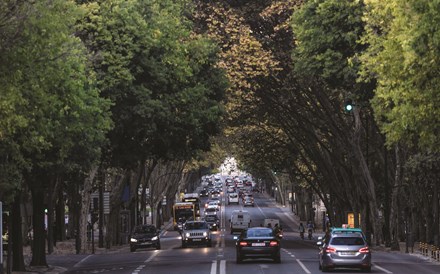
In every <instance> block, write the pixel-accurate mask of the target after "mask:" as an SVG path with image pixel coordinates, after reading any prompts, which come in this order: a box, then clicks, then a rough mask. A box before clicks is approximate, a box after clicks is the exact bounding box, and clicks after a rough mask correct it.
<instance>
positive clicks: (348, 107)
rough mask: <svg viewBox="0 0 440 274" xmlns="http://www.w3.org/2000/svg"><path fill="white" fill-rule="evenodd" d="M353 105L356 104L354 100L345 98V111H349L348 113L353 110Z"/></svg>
mask: <svg viewBox="0 0 440 274" xmlns="http://www.w3.org/2000/svg"><path fill="white" fill-rule="evenodd" d="M353 106H354V104H353V101H352V100H351V99H347V100H345V102H344V111H345V112H347V113H348V112H351V111H352V110H353Z"/></svg>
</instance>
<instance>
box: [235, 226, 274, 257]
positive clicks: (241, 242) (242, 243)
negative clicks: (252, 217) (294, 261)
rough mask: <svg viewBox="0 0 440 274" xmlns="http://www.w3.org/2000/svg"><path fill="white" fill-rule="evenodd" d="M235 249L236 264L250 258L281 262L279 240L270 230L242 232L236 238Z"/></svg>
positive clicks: (259, 228)
mask: <svg viewBox="0 0 440 274" xmlns="http://www.w3.org/2000/svg"><path fill="white" fill-rule="evenodd" d="M234 238H236V237H234ZM235 247H236V262H237V263H241V262H243V260H245V259H252V258H270V259H272V260H274V261H275V262H276V263H280V262H281V252H280V240H279V239H278V238H277V237H275V235H274V233H273V230H272V229H271V228H267V227H251V228H248V229H245V230H243V231H242V233H241V234H240V236H239V237H237V238H236V242H235Z"/></svg>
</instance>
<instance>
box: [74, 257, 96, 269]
mask: <svg viewBox="0 0 440 274" xmlns="http://www.w3.org/2000/svg"><path fill="white" fill-rule="evenodd" d="M92 256H93V255H89V256H87V257H85V258H84V259H82V260H81V261H79V262H77V263H76V264H75V265H74V266H73V267H79V266H80V265H81V264H82V263H83V262H85V261H87V260H88V259H89V258H90V257H92Z"/></svg>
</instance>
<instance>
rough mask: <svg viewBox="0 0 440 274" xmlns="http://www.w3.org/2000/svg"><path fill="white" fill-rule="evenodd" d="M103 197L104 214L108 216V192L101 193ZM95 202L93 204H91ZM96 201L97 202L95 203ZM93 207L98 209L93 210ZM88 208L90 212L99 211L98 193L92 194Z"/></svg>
mask: <svg viewBox="0 0 440 274" xmlns="http://www.w3.org/2000/svg"><path fill="white" fill-rule="evenodd" d="M103 194H104V195H103V196H104V199H103V200H104V201H103V202H104V214H110V192H109V191H105V192H104V193H103ZM93 201H95V202H93ZM96 201H98V202H96ZM95 206H98V208H95ZM90 207H91V209H92V211H95V210H98V209H99V192H93V193H92V195H91V199H90Z"/></svg>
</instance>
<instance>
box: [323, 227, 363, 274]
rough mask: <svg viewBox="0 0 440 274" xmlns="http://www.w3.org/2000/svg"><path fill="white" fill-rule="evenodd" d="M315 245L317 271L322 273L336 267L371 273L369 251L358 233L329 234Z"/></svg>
mask: <svg viewBox="0 0 440 274" xmlns="http://www.w3.org/2000/svg"><path fill="white" fill-rule="evenodd" d="M317 245H318V246H319V247H320V251H319V269H321V270H322V271H323V272H325V271H327V270H329V269H335V268H338V267H343V268H360V269H362V270H365V271H367V272H370V271H371V250H370V248H369V246H368V244H367V242H366V241H365V240H364V237H363V236H362V234H360V233H336V234H331V235H330V236H329V237H328V238H326V239H324V241H323V242H322V241H318V242H317Z"/></svg>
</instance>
